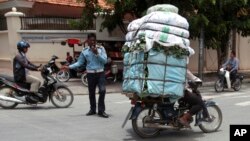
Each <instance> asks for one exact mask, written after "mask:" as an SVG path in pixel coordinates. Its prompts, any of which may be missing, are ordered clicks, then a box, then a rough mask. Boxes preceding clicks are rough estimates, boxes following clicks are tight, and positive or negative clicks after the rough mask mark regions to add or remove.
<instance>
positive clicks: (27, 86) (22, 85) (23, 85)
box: [0, 74, 30, 91]
mask: <svg viewBox="0 0 250 141" xmlns="http://www.w3.org/2000/svg"><path fill="white" fill-rule="evenodd" d="M0 78H4V79H5V80H7V81H10V82H12V83H15V84H17V86H18V87H20V88H23V89H24V90H25V89H27V90H29V89H30V83H26V82H15V80H14V77H13V76H11V75H7V74H0ZM27 90H25V91H27Z"/></svg>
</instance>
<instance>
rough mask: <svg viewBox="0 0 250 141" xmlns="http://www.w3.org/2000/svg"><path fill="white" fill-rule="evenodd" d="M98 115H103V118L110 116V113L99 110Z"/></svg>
mask: <svg viewBox="0 0 250 141" xmlns="http://www.w3.org/2000/svg"><path fill="white" fill-rule="evenodd" d="M98 115H99V116H100V117H103V118H108V117H109V115H108V114H106V113H105V112H98Z"/></svg>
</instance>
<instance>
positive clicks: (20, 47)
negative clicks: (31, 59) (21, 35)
mask: <svg viewBox="0 0 250 141" xmlns="http://www.w3.org/2000/svg"><path fill="white" fill-rule="evenodd" d="M29 47H30V44H29V43H28V42H26V41H19V42H18V43H17V49H18V50H19V51H23V49H24V48H29Z"/></svg>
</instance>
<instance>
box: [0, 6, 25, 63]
mask: <svg viewBox="0 0 250 141" xmlns="http://www.w3.org/2000/svg"><path fill="white" fill-rule="evenodd" d="M4 16H5V17H6V19H7V27H8V39H9V40H8V42H9V53H10V60H11V64H10V67H11V68H12V64H13V58H14V56H15V54H16V52H17V47H16V45H17V42H18V41H19V40H21V37H20V34H19V33H18V30H20V29H21V19H20V17H22V16H24V14H23V13H22V12H17V9H16V8H15V7H13V8H12V11H10V12H7V13H6V14H5V15H4Z"/></svg>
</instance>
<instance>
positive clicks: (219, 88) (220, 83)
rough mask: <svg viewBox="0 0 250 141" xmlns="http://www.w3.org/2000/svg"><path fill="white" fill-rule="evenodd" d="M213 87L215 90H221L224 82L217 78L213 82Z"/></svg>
mask: <svg viewBox="0 0 250 141" xmlns="http://www.w3.org/2000/svg"><path fill="white" fill-rule="evenodd" d="M214 89H215V91H216V92H222V91H223V90H224V84H223V82H222V80H220V79H219V80H217V81H216V82H215V84H214Z"/></svg>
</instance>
